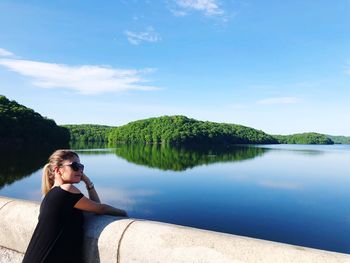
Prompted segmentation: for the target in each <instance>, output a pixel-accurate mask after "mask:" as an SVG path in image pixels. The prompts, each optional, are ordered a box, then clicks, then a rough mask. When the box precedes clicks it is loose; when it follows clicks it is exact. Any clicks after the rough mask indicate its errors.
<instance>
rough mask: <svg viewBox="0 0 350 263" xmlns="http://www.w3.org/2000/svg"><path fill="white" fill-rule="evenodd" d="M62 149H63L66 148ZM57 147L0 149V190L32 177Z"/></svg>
mask: <svg viewBox="0 0 350 263" xmlns="http://www.w3.org/2000/svg"><path fill="white" fill-rule="evenodd" d="M66 147H67V146H65V147H61V148H66ZM56 148H57V146H56V147H49V146H45V147H40V146H38V145H33V146H25V147H21V148H1V149H0V158H1V162H0V189H1V188H3V187H4V186H5V185H7V184H12V183H13V182H15V181H17V180H20V179H22V178H24V177H27V176H30V175H31V174H32V173H34V172H35V171H37V170H39V169H40V168H41V167H42V166H44V165H45V163H46V162H47V159H48V157H49V156H50V154H51V153H52V152H53V151H54V150H55V149H56Z"/></svg>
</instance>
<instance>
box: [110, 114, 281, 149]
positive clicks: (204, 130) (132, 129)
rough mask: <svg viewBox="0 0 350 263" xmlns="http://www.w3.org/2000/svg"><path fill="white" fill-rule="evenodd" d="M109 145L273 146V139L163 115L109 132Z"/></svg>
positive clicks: (251, 131) (245, 130)
mask: <svg viewBox="0 0 350 263" xmlns="http://www.w3.org/2000/svg"><path fill="white" fill-rule="evenodd" d="M109 142H110V143H117V142H123V143H166V144H192V143H193V144H197V143H201V144H272V143H278V142H277V140H276V139H275V138H273V137H272V136H270V135H268V134H266V133H264V132H263V131H259V130H255V129H252V128H248V127H245V126H241V125H236V124H226V123H215V122H209V121H198V120H195V119H190V118H187V117H185V116H179V115H177V116H162V117H158V118H149V119H144V120H139V121H134V122H130V123H128V124H126V125H124V126H120V127H116V128H114V129H112V131H111V132H110V133H109Z"/></svg>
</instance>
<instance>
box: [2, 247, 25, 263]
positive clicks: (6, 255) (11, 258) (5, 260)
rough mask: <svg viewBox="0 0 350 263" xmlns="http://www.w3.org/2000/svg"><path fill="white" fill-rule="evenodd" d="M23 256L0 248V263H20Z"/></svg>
mask: <svg viewBox="0 0 350 263" xmlns="http://www.w3.org/2000/svg"><path fill="white" fill-rule="evenodd" d="M23 256H24V255H23V254H22V253H19V252H16V251H13V250H10V249H6V248H4V247H0V263H9V262H11V263H21V262H22V259H23Z"/></svg>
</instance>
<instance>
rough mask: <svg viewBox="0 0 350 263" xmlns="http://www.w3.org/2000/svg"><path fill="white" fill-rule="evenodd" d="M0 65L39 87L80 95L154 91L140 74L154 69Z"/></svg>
mask: <svg viewBox="0 0 350 263" xmlns="http://www.w3.org/2000/svg"><path fill="white" fill-rule="evenodd" d="M0 65H2V66H4V67H6V68H8V69H10V70H12V71H14V72H17V73H19V74H21V75H23V76H27V77H30V78H32V79H33V84H34V85H35V86H38V87H41V88H65V89H71V90H75V91H77V92H79V93H82V94H100V93H105V92H120V91H128V90H157V89H159V88H157V87H154V86H148V85H144V83H145V82H148V81H147V80H145V79H144V78H143V77H142V75H143V74H146V73H151V72H153V71H154V69H142V70H136V69H116V68H112V67H108V66H95V65H80V66H70V65H65V64H56V63H47V62H39V61H30V60H19V59H0Z"/></svg>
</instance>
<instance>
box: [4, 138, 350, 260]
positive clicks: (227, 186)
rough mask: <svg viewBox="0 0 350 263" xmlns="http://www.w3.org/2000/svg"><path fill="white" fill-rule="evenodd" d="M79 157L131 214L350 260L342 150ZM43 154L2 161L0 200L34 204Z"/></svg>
mask: <svg viewBox="0 0 350 263" xmlns="http://www.w3.org/2000/svg"><path fill="white" fill-rule="evenodd" d="M78 148H81V146H80V147H78ZM77 151H78V152H79V155H80V159H81V162H82V163H84V164H85V167H86V170H85V171H86V174H87V175H88V176H89V177H90V178H91V180H92V181H93V182H94V183H95V186H96V188H97V190H98V193H99V195H100V197H101V199H102V200H103V202H107V203H110V204H112V205H115V206H117V207H120V208H123V209H126V210H127V211H128V213H129V215H130V217H135V218H144V219H150V220H156V221H162V222H168V223H175V224H180V225H186V226H193V227H197V228H203V229H209V230H215V231H220V232H226V233H232V234H238V235H244V236H250V237H256V238H261V239H267V240H274V241H280V242H285V243H290V244H296V245H302V246H308V247H314V248H320V249H326V250H333V251H338V252H343V253H350V238H349V236H350V191H349V188H350V169H349V164H350V145H333V146H296V145H272V146H259V147H232V148H220V149H209V148H206V149H198V148H192V149H183V148H182V149H181V148H168V147H160V146H147V147H146V146H132V147H131V146H125V145H124V146H118V147H116V148H100V149H81V150H77ZM48 155H49V153H47V152H44V153H37V154H35V151H34V152H33V151H31V152H30V153H29V154H28V153H26V152H21V153H18V152H17V153H16V152H14V153H11V154H9V153H6V155H4V156H2V162H1V164H0V195H2V196H9V197H15V198H22V199H30V200H37V201H40V199H41V195H40V183H41V172H42V166H43V165H44V163H45V160H46V159H47V157H48ZM79 188H80V189H81V190H82V191H83V192H85V193H86V191H85V189H84V187H83V186H82V185H80V186H79Z"/></svg>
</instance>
